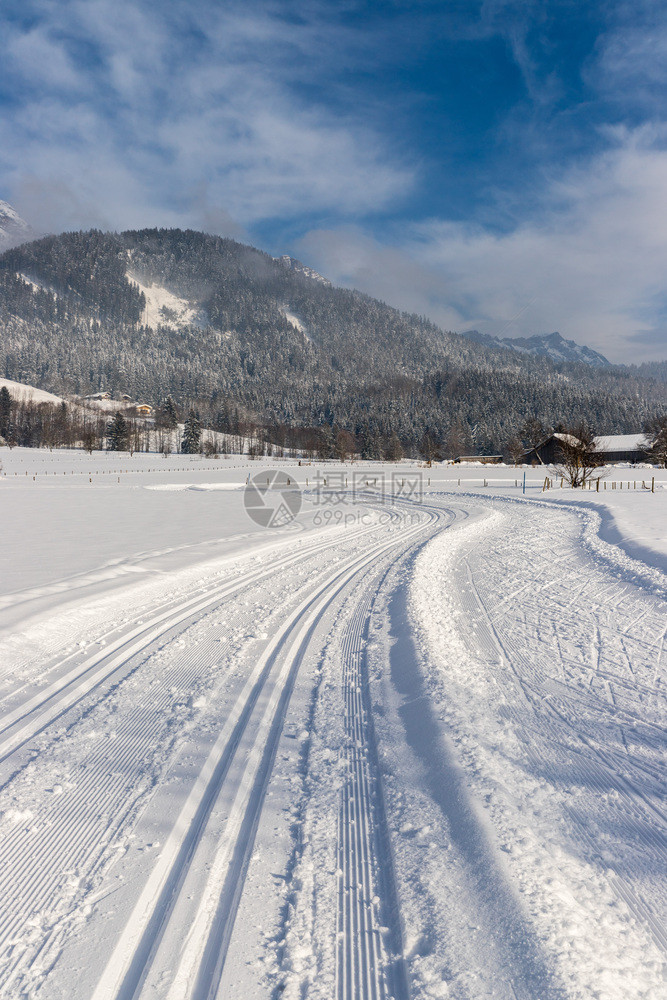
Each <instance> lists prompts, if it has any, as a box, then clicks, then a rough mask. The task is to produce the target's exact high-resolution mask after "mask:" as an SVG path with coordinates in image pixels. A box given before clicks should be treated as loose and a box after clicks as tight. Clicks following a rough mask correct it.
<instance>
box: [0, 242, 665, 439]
mask: <svg viewBox="0 0 667 1000" xmlns="http://www.w3.org/2000/svg"><path fill="white" fill-rule="evenodd" d="M294 264H298V262H294ZM0 375H3V376H4V377H6V378H10V379H15V380H16V381H20V382H28V383H31V384H33V385H37V386H39V387H41V388H44V389H48V390H50V391H52V392H56V393H58V394H63V395H67V394H73V393H77V394H87V393H91V392H95V391H99V390H102V389H105V390H108V391H110V392H111V394H112V395H113V396H114V397H116V398H119V397H120V395H121V394H122V393H128V394H130V395H131V396H132V397H133V398H136V399H143V400H145V401H146V402H149V403H152V404H156V405H157V404H159V403H160V402H161V401H162V400H163V399H164V398H165V397H166V396H167V395H171V396H172V397H174V398H175V399H176V400H177V401H178V402H179V404H180V405H181V406H182V407H186V406H190V405H194V406H195V407H197V408H198V409H199V411H200V412H201V413H202V414H203V415H205V416H206V418H207V419H209V420H210V421H211V422H212V423H213V424H215V425H216V426H218V427H220V429H222V430H226V429H228V427H229V426H230V425H231V423H232V422H233V421H238V419H239V415H241V417H242V418H243V419H248V420H254V421H255V422H257V423H260V424H261V423H272V424H275V423H282V424H288V425H299V426H313V427H317V426H321V425H324V424H329V425H336V426H338V427H340V428H345V429H347V430H350V431H352V432H353V433H355V434H357V435H362V436H365V437H366V438H367V439H372V438H374V437H381V438H384V439H387V438H389V437H390V436H391V435H392V434H393V433H395V434H397V435H398V437H399V438H400V440H401V441H402V443H403V445H404V447H407V448H413V447H415V444H416V442H418V441H419V440H420V439H421V438H422V436H423V435H424V434H425V433H426V432H429V433H430V434H431V435H432V437H433V438H434V439H435V440H437V441H439V442H441V443H443V444H445V445H447V443H449V447H450V448H451V449H453V450H461V449H465V450H467V449H470V448H475V449H479V450H483V451H497V450H500V449H502V448H503V447H504V446H505V445H506V444H507V442H508V441H509V440H510V438H512V437H513V436H514V435H516V433H517V431H518V430H519V428H520V427H521V425H522V424H523V423H524V421H525V419H526V418H527V417H529V416H530V417H537V418H539V419H540V420H542V422H543V423H544V424H546V425H555V424H557V423H559V422H564V423H569V422H571V421H574V420H577V419H580V418H585V419H588V420H589V421H590V422H591V423H592V424H593V425H594V427H595V429H596V430H597V431H598V432H599V433H606V434H609V433H614V432H618V433H622V432H631V431H636V430H638V429H640V428H641V427H642V425H643V423H644V422H645V421H646V419H648V418H649V417H651V416H653V415H655V414H656V413H658V412H663V411H664V410H665V408H666V404H667V387H665V385H664V384H661V383H659V382H656V381H652V380H647V379H643V378H641V377H640V375H639V373H637V374H633V373H630V372H623V371H621V370H619V369H615V368H612V369H609V370H607V369H604V368H602V369H592V368H591V367H589V366H586V365H583V364H560V365H558V364H555V363H553V362H552V361H551V360H549V359H547V358H540V357H534V356H531V355H528V354H519V353H517V352H515V351H511V350H502V349H500V350H499V349H493V350H490V349H488V348H486V347H484V346H483V345H480V344H476V343H473V342H471V341H469V340H466V339H465V338H463V337H461V336H458V335H456V334H452V333H446V332H444V331H442V330H440V329H439V328H438V327H436V326H435V325H434V324H433V323H431V322H429V321H428V320H426V319H424V318H423V317H419V316H414V315H408V314H406V313H402V312H399V311H398V310H396V309H393V308H391V307H389V306H387V305H385V304H384V303H382V302H379V301H377V300H376V299H372V298H370V297H369V296H367V295H364V294H361V293H360V292H356V291H350V290H347V289H341V288H335V287H332V286H331V285H329V284H328V283H327V282H326V281H325V280H322V278H321V276H320V275H317V273H316V272H312V271H310V269H309V268H307V267H305V266H304V265H299V266H294V265H293V264H292V265H290V266H286V263H285V260H284V259H281V258H278V259H277V260H275V259H274V258H272V257H270V256H268V255H267V254H265V253H262V252H261V251H259V250H256V249H253V248H252V247H248V246H244V245H242V244H240V243H236V242H234V241H232V240H228V239H222V238H220V237H215V236H208V235H205V234H203V233H198V232H193V231H190V230H188V231H181V230H142V231H132V232H124V233H121V234H113V233H112V234H110V233H101V232H98V231H91V232H79V233H66V234H64V235H61V236H50V237H46V238H44V239H40V240H36V241H34V242H32V243H27V244H24V245H22V246H20V247H16V248H14V249H11V250H8V251H7V252H5V253H4V254H2V255H0ZM454 442H456V447H455V446H454Z"/></svg>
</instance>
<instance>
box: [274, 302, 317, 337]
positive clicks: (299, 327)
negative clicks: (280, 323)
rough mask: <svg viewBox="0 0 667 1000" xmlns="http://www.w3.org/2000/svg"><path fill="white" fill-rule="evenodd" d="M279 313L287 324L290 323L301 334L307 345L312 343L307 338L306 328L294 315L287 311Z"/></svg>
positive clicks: (282, 310)
mask: <svg viewBox="0 0 667 1000" xmlns="http://www.w3.org/2000/svg"><path fill="white" fill-rule="evenodd" d="M280 311H281V313H282V314H283V316H284V317H285V319H286V320H287V322H288V323H291V325H292V326H293V327H294V329H295V330H298V331H299V333H302V334H303V337H304V339H305V340H307V341H308V342H309V343H312V338H311V337H309V336H308V333H307V331H306V328H305V326H304V325H303V323H302V322H301V320H300V319H299V317H298V316H295V315H294V313H292V312H290V311H289V310H288V309H281V310H280Z"/></svg>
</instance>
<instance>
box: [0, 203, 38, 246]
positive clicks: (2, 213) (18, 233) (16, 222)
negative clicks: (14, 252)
mask: <svg viewBox="0 0 667 1000" xmlns="http://www.w3.org/2000/svg"><path fill="white" fill-rule="evenodd" d="M35 235H36V234H35V233H33V231H32V229H31V228H30V226H29V225H28V223H27V222H26V221H25V219H22V218H21V216H20V215H19V214H18V212H17V211H16V209H14V208H12V206H11V205H9V204H8V203H7V202H6V201H0V251H1V250H7V249H8V248H9V247H14V246H16V245H17V244H19V243H24V242H25V241H26V240H30V239H33V238H34V237H35Z"/></svg>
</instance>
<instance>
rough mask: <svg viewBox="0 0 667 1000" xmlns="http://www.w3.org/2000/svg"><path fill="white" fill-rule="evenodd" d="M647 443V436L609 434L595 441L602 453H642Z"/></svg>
mask: <svg viewBox="0 0 667 1000" xmlns="http://www.w3.org/2000/svg"><path fill="white" fill-rule="evenodd" d="M645 441H646V435H645V434H607V435H605V436H604V437H596V439H595V443H596V445H597V446H598V448H600V449H601V450H602V451H641V447H642V444H643V443H644V442H645Z"/></svg>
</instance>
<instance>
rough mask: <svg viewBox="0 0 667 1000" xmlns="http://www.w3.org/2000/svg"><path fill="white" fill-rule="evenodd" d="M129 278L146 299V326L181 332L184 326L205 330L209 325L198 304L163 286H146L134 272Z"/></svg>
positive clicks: (130, 273)
mask: <svg viewBox="0 0 667 1000" xmlns="http://www.w3.org/2000/svg"><path fill="white" fill-rule="evenodd" d="M127 277H128V280H129V281H131V282H133V284H135V285H136V286H137V287H138V289H139V291H140V292H143V293H144V295H145V297H146V306H145V309H144V314H143V317H142V322H143V324H144V325H145V326H151V327H153V328H156V327H158V326H167V327H170V328H171V329H172V330H179V329H181V328H182V327H184V326H198V327H202V328H203V327H205V326H206V324H207V323H208V317H207V316H206V312H205V310H204V309H203V308H202V306H201V305H200V304H199V303H198V302H191V301H189V300H188V299H184V298H181V297H180V296H178V295H175V294H174V293H173V292H170V291H169V289H168V288H164V287H163V286H162V285H157V284H153V283H152V282H151V283H150V284H144V281H145V279H144V280H143V281H142V280H141V279H140V278H138V277H137V275H136V274H134V273H133V272H132V271H128V272H127Z"/></svg>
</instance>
